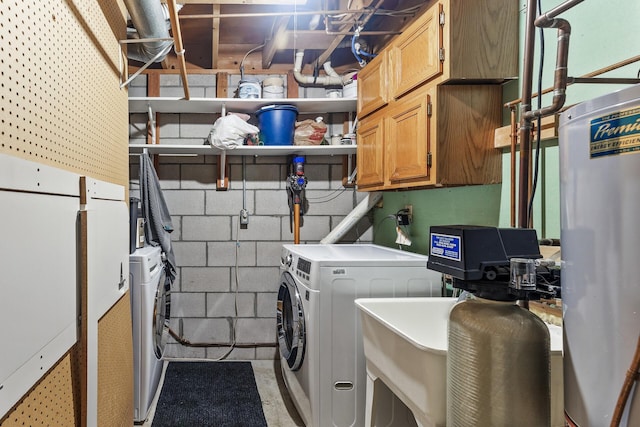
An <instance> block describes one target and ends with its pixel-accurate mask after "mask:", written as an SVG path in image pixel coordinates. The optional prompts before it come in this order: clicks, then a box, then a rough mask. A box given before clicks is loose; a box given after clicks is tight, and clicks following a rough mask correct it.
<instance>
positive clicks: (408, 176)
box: [386, 87, 435, 185]
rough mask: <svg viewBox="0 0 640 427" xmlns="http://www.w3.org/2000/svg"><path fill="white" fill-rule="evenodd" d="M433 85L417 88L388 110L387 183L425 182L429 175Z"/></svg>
mask: <svg viewBox="0 0 640 427" xmlns="http://www.w3.org/2000/svg"><path fill="white" fill-rule="evenodd" d="M434 96H435V87H431V88H428V89H425V90H420V92H419V93H418V94H416V95H415V96H412V97H411V98H410V99H406V100H403V102H402V103H399V104H397V106H396V107H394V108H393V109H392V110H391V111H390V112H389V117H388V119H387V138H386V143H387V171H388V177H389V181H390V182H391V184H392V185H393V184H395V183H407V184H410V183H411V182H414V183H415V184H416V185H417V184H418V183H420V184H429V181H430V178H431V176H430V175H431V171H430V169H431V128H432V126H431V109H432V107H431V106H432V98H433V97H434Z"/></svg>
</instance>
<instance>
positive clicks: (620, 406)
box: [610, 338, 640, 427]
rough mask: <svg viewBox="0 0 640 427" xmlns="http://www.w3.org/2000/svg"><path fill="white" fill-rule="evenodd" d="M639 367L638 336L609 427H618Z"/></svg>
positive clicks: (639, 339) (639, 343) (639, 348)
mask: <svg viewBox="0 0 640 427" xmlns="http://www.w3.org/2000/svg"><path fill="white" fill-rule="evenodd" d="M639 369H640V338H638V344H636V352H635V353H634V355H633V359H632V361H631V366H630V367H629V370H628V371H627V374H626V376H625V378H624V383H623V384H622V389H621V390H620V395H619V396H618V400H617V402H616V407H615V410H614V412H613V416H612V417H611V424H610V426H611V427H618V426H619V425H620V420H621V419H622V414H623V413H624V408H625V407H626V406H627V400H628V399H629V394H631V389H632V388H633V384H634V383H635V382H636V381H637V380H638V370H639Z"/></svg>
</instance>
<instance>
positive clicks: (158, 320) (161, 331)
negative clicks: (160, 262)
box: [153, 266, 171, 359]
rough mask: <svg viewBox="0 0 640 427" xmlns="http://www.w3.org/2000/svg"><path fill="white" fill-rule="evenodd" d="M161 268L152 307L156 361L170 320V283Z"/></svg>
mask: <svg viewBox="0 0 640 427" xmlns="http://www.w3.org/2000/svg"><path fill="white" fill-rule="evenodd" d="M161 268H162V273H161V274H160V279H159V280H158V288H157V289H156V298H155V302H154V305H153V350H154V352H155V354H156V357H157V358H158V359H160V358H162V354H163V353H164V347H165V345H166V344H167V337H168V335H169V319H170V318H171V283H170V282H169V281H168V280H167V276H166V274H165V271H164V266H162V267H161Z"/></svg>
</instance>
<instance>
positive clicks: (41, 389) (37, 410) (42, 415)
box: [0, 345, 82, 427]
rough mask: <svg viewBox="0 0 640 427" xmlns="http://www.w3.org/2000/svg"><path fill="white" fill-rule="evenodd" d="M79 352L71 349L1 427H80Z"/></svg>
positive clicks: (12, 411)
mask: <svg viewBox="0 0 640 427" xmlns="http://www.w3.org/2000/svg"><path fill="white" fill-rule="evenodd" d="M80 354H81V352H80V350H79V346H77V345H76V346H74V347H73V348H71V350H70V351H69V352H68V353H67V354H66V355H65V356H64V357H62V359H60V361H59V362H58V363H57V364H56V365H55V366H53V367H52V368H51V369H50V370H49V372H48V373H47V374H46V375H45V376H44V377H42V379H41V380H40V381H39V382H38V384H36V385H35V386H34V387H33V389H31V391H30V392H29V393H27V394H26V395H25V396H24V397H23V398H22V399H21V400H20V402H18V404H16V405H15V407H14V408H13V409H12V410H11V411H9V412H8V413H7V414H6V415H5V416H4V417H2V418H0V425H1V426H2V427H14V426H77V425H80V418H81V415H80V384H79V378H80V374H81V369H82V367H81V363H82V362H81V356H80Z"/></svg>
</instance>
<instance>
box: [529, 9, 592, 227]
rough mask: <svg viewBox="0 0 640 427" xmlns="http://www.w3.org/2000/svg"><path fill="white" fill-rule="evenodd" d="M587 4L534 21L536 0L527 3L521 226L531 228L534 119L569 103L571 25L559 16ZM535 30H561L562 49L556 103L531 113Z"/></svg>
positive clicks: (558, 11)
mask: <svg viewBox="0 0 640 427" xmlns="http://www.w3.org/2000/svg"><path fill="white" fill-rule="evenodd" d="M582 1H583V0H568V1H566V2H565V3H563V4H561V5H559V6H557V7H556V8H554V9H552V10H551V11H549V12H547V13H545V14H542V15H540V16H539V17H538V18H537V19H533V18H534V16H535V11H536V4H535V0H528V1H527V23H526V28H525V31H526V32H525V52H524V66H523V78H522V79H523V81H522V106H521V108H520V180H519V190H520V191H519V198H518V225H519V226H520V227H529V226H530V221H529V197H530V188H529V175H530V170H531V167H530V161H531V123H532V120H533V119H534V118H538V117H544V116H548V115H550V114H553V113H555V112H557V111H559V110H560V108H562V106H563V105H564V102H565V100H566V88H567V62H568V57H569V36H570V35H571V25H569V22H568V21H566V20H564V19H557V18H555V16H557V15H559V14H560V13H562V12H565V11H566V10H568V9H570V8H572V7H573V6H575V5H577V4H578V3H581V2H582ZM535 27H540V28H557V29H558V48H557V56H556V69H555V72H554V74H555V75H554V85H553V88H554V89H553V99H552V104H551V105H550V106H548V107H544V108H541V109H539V110H536V111H531V98H532V95H531V86H532V81H533V78H532V77H533V49H534V45H535V37H534V36H535V33H534V30H535Z"/></svg>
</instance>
